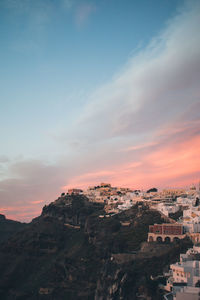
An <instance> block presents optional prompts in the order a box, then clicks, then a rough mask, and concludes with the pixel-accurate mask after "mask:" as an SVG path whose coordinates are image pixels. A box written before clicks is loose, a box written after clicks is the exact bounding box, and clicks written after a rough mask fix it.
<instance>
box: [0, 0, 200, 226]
mask: <svg viewBox="0 0 200 300" xmlns="http://www.w3.org/2000/svg"><path fill="white" fill-rule="evenodd" d="M199 28H200V2H199V1H198V0H188V1H183V0H182V1H181V0H179V1H178V0H173V1H171V0H138V1H136V0H132V1H131V0H123V1H122V0H101V1H87V0H86V1H81V0H80V1H79V0H56V1H55V0H34V1H32V0H0V37H1V44H0V105H1V106H0V107H1V109H0V138H1V147H0V213H5V214H6V215H7V216H9V217H12V218H16V219H20V220H30V219H31V218H32V217H33V216H36V215H38V214H39V212H40V210H41V208H42V206H43V205H44V204H46V203H49V202H50V201H53V200H54V199H55V198H56V196H57V195H58V194H59V193H60V192H63V191H66V190H67V188H69V187H81V188H82V187H83V188H84V187H86V186H88V185H91V184H96V183H99V181H109V182H111V183H112V184H113V185H122V186H129V187H133V188H149V187H152V186H157V187H160V188H162V187H175V186H188V185H189V184H190V183H192V182H197V180H198V179H199V177H200V174H199V171H200V170H199V165H200V157H199V151H198V149H199V147H200V121H199V120H200V99H199V95H200V88H199V82H200V55H199V53H200V35H199ZM13 195H15V197H13Z"/></svg>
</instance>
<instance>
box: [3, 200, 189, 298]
mask: <svg viewBox="0 0 200 300" xmlns="http://www.w3.org/2000/svg"><path fill="white" fill-rule="evenodd" d="M102 214H103V206H102V205H100V204H95V203H90V202H88V200H87V198H86V197H84V196H64V197H60V198H58V199H57V200H56V201H55V202H53V203H51V204H50V205H48V206H45V207H44V208H43V211H42V214H41V216H39V217H38V218H36V219H34V220H33V221H32V222H31V223H30V224H29V225H28V226H27V227H26V228H25V229H23V231H20V232H16V233H15V235H14V236H12V237H11V238H10V239H9V240H8V241H6V242H4V243H3V244H2V245H1V247H0V270H1V276H0V299H4V300H10V299H12V300H27V299H29V300H36V299H37V300H38V299H39V300H40V299H45V300H52V299H53V300H63V299H68V300H70V299H72V300H74V299H80V300H81V299H91V300H94V299H95V300H112V299H113V300H114V299H125V300H126V299H127V300H129V299H130V300H133V299H138V296H137V295H139V294H144V295H145V297H147V296H151V297H152V299H161V298H160V297H161V296H160V294H159V292H157V284H156V283H155V282H153V281H151V280H150V276H151V275H157V274H158V273H159V272H160V273H162V269H163V267H164V266H165V265H166V264H168V263H170V262H171V261H174V260H176V258H177V256H178V255H179V253H180V251H183V250H184V249H186V248H187V247H188V245H189V244H190V242H188V241H183V242H182V243H181V244H180V245H177V244H172V245H157V247H159V248H157V250H156V251H154V250H153V249H154V248H152V246H150V245H149V244H145V243H144V241H146V239H147V233H148V226H149V224H153V223H161V222H163V220H162V219H161V216H160V214H159V213H158V212H156V211H150V210H148V209H147V208H146V207H145V206H143V205H136V206H134V207H133V208H131V209H129V210H127V211H125V212H123V213H121V214H118V215H115V216H113V217H109V218H99V215H102ZM127 222H130V225H129V226H123V225H122V224H126V225H127ZM141 246H142V248H141ZM158 258H159V259H158ZM145 299H146V298H145Z"/></svg>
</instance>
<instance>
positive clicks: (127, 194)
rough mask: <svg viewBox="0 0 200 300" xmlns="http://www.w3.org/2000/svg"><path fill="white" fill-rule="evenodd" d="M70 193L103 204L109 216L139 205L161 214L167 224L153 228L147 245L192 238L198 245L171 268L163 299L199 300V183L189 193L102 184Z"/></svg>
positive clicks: (167, 275) (151, 226)
mask: <svg viewBox="0 0 200 300" xmlns="http://www.w3.org/2000/svg"><path fill="white" fill-rule="evenodd" d="M68 194H84V195H85V196H87V198H88V199H89V201H91V202H98V203H104V204H105V206H104V209H105V214H106V216H109V215H110V216H112V215H113V214H116V213H119V212H121V211H123V210H126V209H129V208H131V207H132V206H133V205H134V204H136V203H138V202H143V203H146V205H148V207H149V208H150V209H153V210H157V211H159V212H160V213H161V214H162V216H163V217H164V219H165V221H167V223H163V224H154V225H150V226H149V233H148V242H164V243H170V242H176V241H178V240H180V239H183V238H184V237H185V236H189V237H190V238H191V240H192V241H193V243H194V245H195V246H193V248H191V249H189V250H188V251H187V252H186V254H180V260H179V261H178V262H176V263H174V264H171V265H170V270H169V272H168V273H167V274H165V276H166V278H167V284H166V286H165V291H166V294H165V296H164V299H165V300H170V299H174V300H184V299H185V300H197V299H198V300H199V299H200V246H198V245H200V184H199V187H198V188H196V187H195V186H194V185H192V186H191V187H190V189H189V190H184V189H168V190H167V189H165V190H163V191H161V192H158V191H157V190H156V189H155V188H153V189H151V190H149V191H147V192H144V191H140V190H131V189H129V188H118V187H112V186H111V184H109V183H101V184H100V185H97V186H93V187H89V188H88V189H87V190H85V191H83V190H80V189H70V190H68ZM100 217H104V216H100Z"/></svg>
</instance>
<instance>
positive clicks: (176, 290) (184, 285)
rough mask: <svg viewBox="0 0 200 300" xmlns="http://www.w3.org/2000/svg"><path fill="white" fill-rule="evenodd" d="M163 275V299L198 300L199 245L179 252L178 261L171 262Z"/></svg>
mask: <svg viewBox="0 0 200 300" xmlns="http://www.w3.org/2000/svg"><path fill="white" fill-rule="evenodd" d="M165 276H166V277H167V283H166V286H165V290H166V294H165V296H164V299H165V300H170V299H174V300H199V298H200V247H199V246H193V248H190V249H189V250H188V251H187V252H186V253H185V254H180V260H179V262H176V263H174V264H171V265H170V271H169V273H167V274H165Z"/></svg>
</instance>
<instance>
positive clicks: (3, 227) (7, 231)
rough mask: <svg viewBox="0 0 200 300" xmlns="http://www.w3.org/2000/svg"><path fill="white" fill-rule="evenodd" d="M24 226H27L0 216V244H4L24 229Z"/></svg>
mask: <svg viewBox="0 0 200 300" xmlns="http://www.w3.org/2000/svg"><path fill="white" fill-rule="evenodd" d="M26 226H27V224H25V223H20V222H17V221H13V220H8V219H6V217H5V216H4V215H1V214H0V243H2V242H5V241H6V240H7V239H9V238H10V237H11V236H12V235H13V234H15V233H16V232H17V231H20V230H22V229H24V228H25V227H26Z"/></svg>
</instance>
